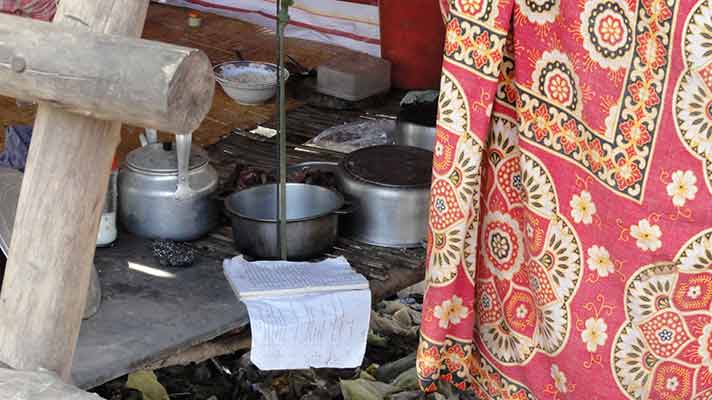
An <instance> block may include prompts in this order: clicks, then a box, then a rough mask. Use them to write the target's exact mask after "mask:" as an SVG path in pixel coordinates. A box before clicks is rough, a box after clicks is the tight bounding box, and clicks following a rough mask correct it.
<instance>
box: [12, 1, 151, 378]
mask: <svg viewBox="0 0 712 400" xmlns="http://www.w3.org/2000/svg"><path fill="white" fill-rule="evenodd" d="M147 8H148V0H75V1H63V2H61V3H60V4H59V8H58V10H57V14H56V16H55V23H57V24H60V25H65V26H73V27H77V28H78V29H80V27H83V28H82V29H87V30H88V29H91V28H89V27H92V28H93V30H94V31H95V32H105V33H114V34H126V35H133V36H135V37H138V36H140V33H141V29H142V26H143V22H144V20H145V17H146V10H147ZM115 10H121V11H122V12H115ZM120 129H121V125H120V123H113V122H103V121H98V120H95V119H91V118H85V117H80V116H78V115H75V114H71V113H68V112H66V111H62V110H59V109H56V108H53V107H52V106H50V105H48V104H46V103H42V104H40V106H39V110H38V112H37V120H36V124H35V129H34V133H33V138H32V146H30V151H29V155H28V165H27V170H26V172H25V177H24V180H23V185H22V189H21V192H20V200H19V205H18V210H17V217H16V218H15V229H14V232H13V239H12V243H11V244H10V259H9V260H8V263H7V267H6V269H5V279H4V281H3V289H2V292H0V326H2V329H0V359H1V360H2V361H3V362H5V363H7V364H8V365H10V366H11V367H13V368H16V369H25V370H35V369H37V368H40V367H42V368H45V369H48V370H50V371H54V372H56V373H57V374H58V375H59V376H60V377H61V378H62V379H65V380H66V379H69V377H70V370H71V365H72V359H73V356H74V351H75V348H76V343H77V335H78V333H79V327H80V323H81V319H82V314H83V311H84V306H85V301H86V297H87V289H88V286H89V278H90V272H91V266H92V258H93V255H94V246H95V243H96V235H97V231H98V228H99V217H100V214H101V209H102V205H103V202H104V199H105V197H106V190H107V186H108V185H107V182H108V181H109V173H110V172H111V164H112V159H113V157H114V150H115V149H116V146H117V145H118V142H119V140H120Z"/></svg>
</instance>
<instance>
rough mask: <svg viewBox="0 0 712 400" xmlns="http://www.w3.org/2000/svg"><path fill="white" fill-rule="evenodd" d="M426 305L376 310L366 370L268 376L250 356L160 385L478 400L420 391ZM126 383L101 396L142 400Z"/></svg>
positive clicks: (235, 393)
mask: <svg viewBox="0 0 712 400" xmlns="http://www.w3.org/2000/svg"><path fill="white" fill-rule="evenodd" d="M421 303H422V296H419V295H418V293H417V291H416V292H415V293H411V294H409V295H405V294H403V295H401V296H400V298H397V297H394V298H393V299H391V300H388V301H382V302H380V303H378V304H376V305H375V306H374V307H373V312H372V315H371V316H372V320H371V326H370V329H371V331H370V333H369V338H368V347H367V350H366V355H365V358H364V360H363V363H362V365H361V367H360V368H351V369H305V370H287V371H262V370H260V369H259V368H257V367H256V366H255V365H254V364H253V363H252V362H251V361H250V360H251V352H250V351H245V352H239V353H236V354H232V355H225V356H220V357H215V358H212V359H209V360H207V361H206V362H204V363H200V364H191V365H188V366H176V367H168V368H163V369H160V370H157V371H156V376H158V380H157V381H160V384H162V385H163V386H164V387H165V389H166V390H167V393H168V395H169V398H170V400H181V399H185V400H277V399H280V400H281V399H294V400H332V399H334V400H341V399H343V400H474V397H473V396H472V395H471V394H467V393H459V392H457V391H456V389H454V388H453V387H452V386H450V385H447V384H442V386H440V387H439V389H438V392H437V393H433V394H427V395H426V394H425V393H423V392H422V391H420V390H419V388H418V378H417V374H416V369H415V364H416V354H415V349H416V348H417V345H418V335H417V330H418V325H419V323H420V319H421V315H420V312H419V309H420V308H421V307H422V304H421ZM149 377H150V375H149ZM133 380H135V377H134V379H133ZM149 381H150V379H149ZM125 382H126V380H125V379H124V380H117V381H114V382H112V383H109V384H106V385H103V386H102V387H101V389H100V391H99V392H98V393H99V394H100V395H102V396H104V397H105V398H107V399H110V400H140V399H141V397H135V396H141V393H140V392H138V391H136V390H135V389H130V388H128V387H125V386H124V383H125ZM160 384H159V385H160ZM134 386H135V385H134ZM131 396H134V397H131ZM143 398H144V399H150V400H153V399H152V398H148V397H146V396H145V394H144V397H143ZM162 400H165V399H162Z"/></svg>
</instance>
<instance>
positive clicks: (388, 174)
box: [343, 145, 433, 188]
mask: <svg viewBox="0 0 712 400" xmlns="http://www.w3.org/2000/svg"><path fill="white" fill-rule="evenodd" d="M343 163H344V164H343V165H344V169H345V170H346V172H347V173H349V174H350V175H351V176H353V177H354V178H356V179H359V180H362V181H365V182H368V183H373V184H376V185H381V186H389V187H403V188H417V187H428V186H430V181H431V178H432V169H433V153H432V152H430V151H427V150H424V149H420V148H417V147H411V146H399V145H383V146H373V147H367V148H364V149H360V150H356V151H354V152H353V153H351V154H349V155H348V156H347V157H346V158H345V159H344V161H343Z"/></svg>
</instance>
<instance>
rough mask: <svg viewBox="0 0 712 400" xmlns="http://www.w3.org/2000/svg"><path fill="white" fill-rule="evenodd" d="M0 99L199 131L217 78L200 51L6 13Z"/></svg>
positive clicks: (0, 22) (0, 24) (1, 24)
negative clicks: (8, 98)
mask: <svg viewBox="0 0 712 400" xmlns="http://www.w3.org/2000/svg"><path fill="white" fill-rule="evenodd" d="M0 66H2V67H5V68H0V93H1V94H3V95H6V96H11V97H15V98H19V99H22V100H27V101H44V102H48V103H52V104H53V105H54V106H55V107H57V108H61V109H63V110H66V111H71V112H75V113H79V114H81V115H84V116H88V117H92V118H96V119H102V120H107V121H122V122H125V123H129V124H134V125H138V126H146V127H150V128H156V129H161V130H165V131H168V132H174V133H192V132H193V130H195V129H196V128H197V127H198V126H199V125H200V123H201V122H202V120H203V118H204V117H205V115H207V113H208V111H209V110H210V106H211V104H212V99H213V93H214V91H215V78H214V75H213V71H212V65H211V64H210V60H209V59H208V57H207V56H206V55H205V53H203V52H202V51H200V50H196V49H191V48H187V47H181V46H175V45H171V44H165V43H159V42H153V41H148V40H140V39H136V38H127V37H122V36H117V35H105V34H98V33H89V32H86V29H68V28H67V27H62V26H61V24H60V25H58V24H51V23H48V22H43V21H35V20H31V19H28V18H20V17H15V16H12V15H6V14H0Z"/></svg>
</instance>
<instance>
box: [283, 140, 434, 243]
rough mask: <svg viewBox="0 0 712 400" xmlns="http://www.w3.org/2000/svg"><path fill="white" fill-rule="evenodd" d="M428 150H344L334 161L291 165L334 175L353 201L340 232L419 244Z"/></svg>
mask: <svg viewBox="0 0 712 400" xmlns="http://www.w3.org/2000/svg"><path fill="white" fill-rule="evenodd" d="M432 157H433V156H432V153H431V152H429V151H427V150H424V149H420V148H416V147H408V146H398V145H383V146H373V147H367V148H364V149H360V150H357V151H354V152H352V153H350V154H349V155H348V156H346V158H344V159H343V160H342V161H341V162H340V163H329V162H309V163H304V164H299V165H296V166H294V167H292V168H291V169H292V171H295V170H299V169H317V170H321V171H329V172H333V173H335V175H336V180H337V184H338V186H339V187H338V188H339V190H340V191H341V193H343V194H344V196H345V197H346V198H347V199H348V200H349V201H352V202H353V206H354V207H353V208H354V210H353V212H352V213H350V214H348V215H344V216H342V218H341V220H340V221H339V229H340V232H341V234H342V235H343V236H346V237H349V238H351V239H353V240H356V241H359V242H363V243H368V244H372V245H376V246H382V247H396V248H410V247H420V246H422V243H423V242H424V241H425V240H426V238H427V234H428V209H429V201H430V181H431V176H432Z"/></svg>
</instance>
